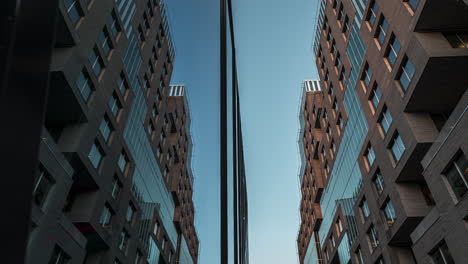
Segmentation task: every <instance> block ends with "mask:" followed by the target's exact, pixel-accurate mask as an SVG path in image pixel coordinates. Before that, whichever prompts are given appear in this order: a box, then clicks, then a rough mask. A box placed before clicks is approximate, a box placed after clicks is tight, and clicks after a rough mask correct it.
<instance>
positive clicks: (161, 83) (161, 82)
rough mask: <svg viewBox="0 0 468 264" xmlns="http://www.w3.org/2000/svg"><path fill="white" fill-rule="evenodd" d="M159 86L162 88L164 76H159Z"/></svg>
mask: <svg viewBox="0 0 468 264" xmlns="http://www.w3.org/2000/svg"><path fill="white" fill-rule="evenodd" d="M159 87H160V88H161V89H163V88H164V78H163V77H162V76H161V77H160V78H159Z"/></svg>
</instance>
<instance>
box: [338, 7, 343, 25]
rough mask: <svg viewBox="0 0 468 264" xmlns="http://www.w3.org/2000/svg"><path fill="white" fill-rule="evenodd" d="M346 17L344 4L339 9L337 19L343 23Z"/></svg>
mask: <svg viewBox="0 0 468 264" xmlns="http://www.w3.org/2000/svg"><path fill="white" fill-rule="evenodd" d="M343 17H344V8H343V4H341V5H340V8H339V9H338V16H337V19H338V20H339V21H340V22H341V20H342V19H343Z"/></svg>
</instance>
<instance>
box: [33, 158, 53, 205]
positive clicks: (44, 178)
mask: <svg viewBox="0 0 468 264" xmlns="http://www.w3.org/2000/svg"><path fill="white" fill-rule="evenodd" d="M54 183H55V182H54V180H53V179H52V176H50V174H49V172H48V171H47V170H46V169H45V168H44V167H43V166H42V165H39V169H38V171H37V176H36V182H35V184H34V190H33V201H34V204H35V205H37V206H38V207H42V206H43V205H44V203H45V201H46V199H47V196H48V195H49V192H50V189H51V188H52V186H53V185H54Z"/></svg>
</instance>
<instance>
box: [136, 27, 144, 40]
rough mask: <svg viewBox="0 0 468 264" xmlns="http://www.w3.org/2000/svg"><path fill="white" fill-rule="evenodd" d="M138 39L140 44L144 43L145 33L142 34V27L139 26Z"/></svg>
mask: <svg viewBox="0 0 468 264" xmlns="http://www.w3.org/2000/svg"><path fill="white" fill-rule="evenodd" d="M138 39H139V40H140V41H141V42H142V43H143V42H145V33H143V27H142V26H141V25H139V26H138Z"/></svg>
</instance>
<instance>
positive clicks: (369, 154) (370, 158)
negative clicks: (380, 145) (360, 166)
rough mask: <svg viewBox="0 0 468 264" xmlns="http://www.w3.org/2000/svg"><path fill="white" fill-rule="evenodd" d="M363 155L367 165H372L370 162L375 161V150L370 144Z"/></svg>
mask: <svg viewBox="0 0 468 264" xmlns="http://www.w3.org/2000/svg"><path fill="white" fill-rule="evenodd" d="M365 156H366V160H367V163H368V164H369V167H372V164H374V161H375V152H374V149H373V148H372V146H371V145H369V146H368V147H367V150H366V154H365Z"/></svg>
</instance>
